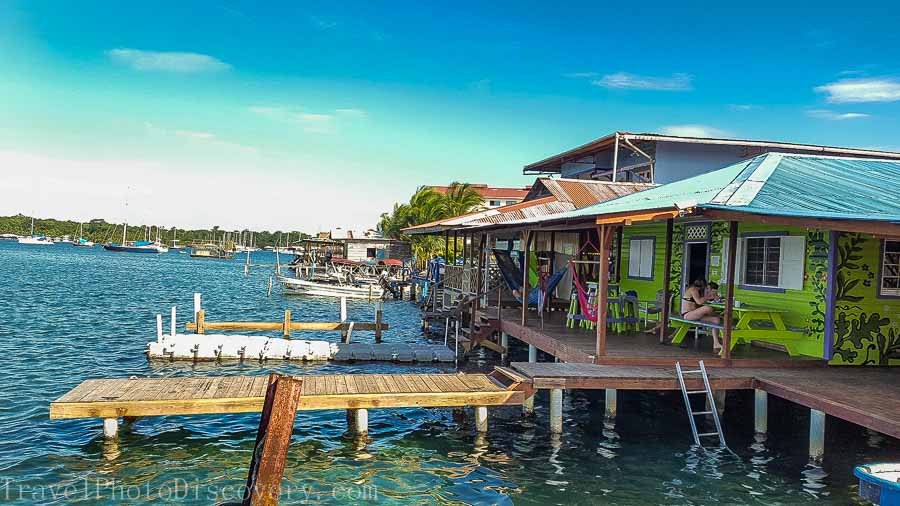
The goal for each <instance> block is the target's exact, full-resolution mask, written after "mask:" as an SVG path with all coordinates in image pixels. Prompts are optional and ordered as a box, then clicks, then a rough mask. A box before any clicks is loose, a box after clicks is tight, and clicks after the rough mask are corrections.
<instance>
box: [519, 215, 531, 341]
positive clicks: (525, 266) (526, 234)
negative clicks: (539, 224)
mask: <svg viewBox="0 0 900 506" xmlns="http://www.w3.org/2000/svg"><path fill="white" fill-rule="evenodd" d="M520 237H521V238H520V239H519V241H520V242H521V244H522V255H523V258H522V293H521V298H522V325H525V324H526V323H528V292H529V291H530V289H529V287H528V270H529V269H530V268H531V266H530V265H529V264H530V258H529V257H530V255H529V254H528V243H529V242H530V240H531V232H530V231H528V230H525V231H523V232H522V234H521V236H520Z"/></svg>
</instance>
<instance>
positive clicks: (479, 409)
mask: <svg viewBox="0 0 900 506" xmlns="http://www.w3.org/2000/svg"><path fill="white" fill-rule="evenodd" d="M475 430H476V431H478V432H481V433H484V432H487V430H488V410H487V406H475Z"/></svg>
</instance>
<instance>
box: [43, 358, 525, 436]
mask: <svg viewBox="0 0 900 506" xmlns="http://www.w3.org/2000/svg"><path fill="white" fill-rule="evenodd" d="M297 378H299V379H301V381H302V382H303V383H302V391H301V394H300V402H299V404H298V407H297V409H298V410H316V409H347V410H365V409H370V408H404V407H461V406H475V407H477V408H486V407H487V406H507V405H517V404H518V405H521V404H522V403H523V402H524V401H525V398H526V397H527V396H530V395H531V385H530V384H529V383H528V382H527V381H525V380H524V378H523V377H522V376H521V375H519V374H517V373H515V372H513V371H509V370H507V369H503V368H498V369H497V370H495V371H494V372H492V373H491V374H463V373H458V374H327V375H307V376H297ZM267 384H268V377H267V376H217V377H186V378H135V379H91V380H86V381H84V382H82V383H81V384H80V385H78V386H76V387H75V388H74V389H72V390H71V391H70V392H68V393H67V394H65V395H63V396H62V397H60V398H59V399H57V400H55V401H53V402H52V403H51V404H50V418H51V419H63V418H103V419H104V434H105V435H106V436H107V437H114V436H115V435H116V431H117V426H118V424H117V419H118V418H119V417H144V416H167V415H203V414H226V413H259V412H260V411H261V410H262V407H263V401H264V398H265V395H266V388H267ZM356 415H357V419H358V418H359V416H358V413H356ZM476 415H477V416H476V422H478V423H477V425H479V426H482V425H483V427H484V429H485V430H486V428H487V411H486V410H482V409H479V410H477V411H476ZM482 419H483V420H482ZM482 421H483V423H481V422H482Z"/></svg>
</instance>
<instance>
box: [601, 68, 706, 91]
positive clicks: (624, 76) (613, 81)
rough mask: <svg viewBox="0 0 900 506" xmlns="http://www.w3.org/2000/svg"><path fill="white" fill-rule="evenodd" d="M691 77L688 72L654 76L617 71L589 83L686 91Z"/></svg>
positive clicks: (623, 87)
mask: <svg viewBox="0 0 900 506" xmlns="http://www.w3.org/2000/svg"><path fill="white" fill-rule="evenodd" d="M691 79H692V78H691V76H690V75H688V74H672V75H671V76H668V77H655V76H641V75H637V74H630V73H628V72H617V73H615V74H606V75H604V76H603V77H601V78H600V79H597V80H594V81H591V84H593V85H594V86H602V87H604V88H614V89H632V90H658V91H688V90H691V89H692V86H691Z"/></svg>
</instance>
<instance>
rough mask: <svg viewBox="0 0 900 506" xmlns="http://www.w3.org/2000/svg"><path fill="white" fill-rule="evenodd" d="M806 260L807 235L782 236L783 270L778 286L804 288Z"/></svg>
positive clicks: (790, 288) (794, 288)
mask: <svg viewBox="0 0 900 506" xmlns="http://www.w3.org/2000/svg"><path fill="white" fill-rule="evenodd" d="M805 261H806V237H803V236H799V235H794V236H790V237H782V238H781V272H780V273H779V276H778V286H779V287H781V288H784V289H786V290H802V289H803V275H804V270H805Z"/></svg>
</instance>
